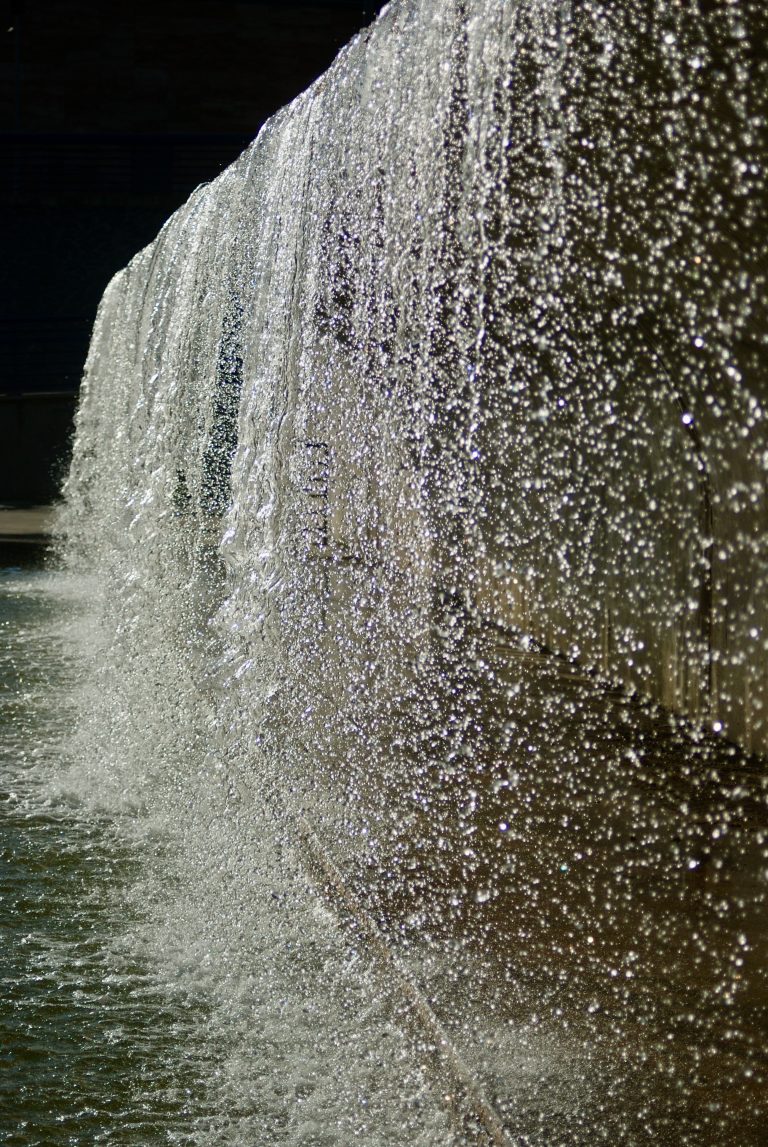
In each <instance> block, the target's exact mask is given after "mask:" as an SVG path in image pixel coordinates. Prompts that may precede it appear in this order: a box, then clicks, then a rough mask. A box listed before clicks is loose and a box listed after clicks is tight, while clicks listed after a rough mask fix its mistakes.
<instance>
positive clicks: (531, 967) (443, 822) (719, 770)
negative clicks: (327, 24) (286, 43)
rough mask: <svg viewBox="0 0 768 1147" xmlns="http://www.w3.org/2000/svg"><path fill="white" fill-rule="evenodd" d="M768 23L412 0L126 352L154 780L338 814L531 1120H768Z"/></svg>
mask: <svg viewBox="0 0 768 1147" xmlns="http://www.w3.org/2000/svg"><path fill="white" fill-rule="evenodd" d="M763 24H764V15H763V13H762V10H761V8H760V6H759V5H758V4H753V3H749V2H744V3H737V4H730V5H721V6H714V5H711V4H704V3H703V2H702V3H700V4H690V5H685V6H683V5H670V4H667V3H660V2H656V3H650V4H647V3H629V4H625V5H622V6H621V9H620V10H617V11H615V12H614V11H612V10H608V9H606V8H604V7H602V6H600V5H598V4H594V3H584V4H580V5H571V4H570V3H558V4H555V3H551V2H550V3H545V2H536V0H526V2H521V3H518V4H514V5H512V4H503V3H499V2H498V0H457V2H456V3H446V4H441V5H439V6H438V5H433V4H431V3H427V2H426V0H423V2H420V0H413V2H410V3H406V2H405V0H402V2H400V3H393V4H391V5H390V6H389V8H387V9H386V11H385V12H384V13H383V14H382V15H381V17H380V18H379V20H378V21H377V22H376V23H375V24H374V25H373V26H372V27H371V28H370V29H369V30H368V31H367V32H366V33H364V34H362V35H361V36H359V37H358V38H357V39H356V40H354V41H353V42H352V43H351V44H350V45H349V46H348V47H347V48H346V49H345V50H344V51H343V52H342V53H341V55H340V57H339V58H338V60H337V61H336V63H335V64H334V66H333V67H332V68H331V70H330V71H329V72H328V73H327V74H326V75H325V76H324V77H322V78H321V79H320V80H319V81H318V82H317V83H316V84H315V85H314V86H313V87H312V88H310V89H309V90H308V91H307V92H306V93H304V95H302V96H301V97H299V99H298V100H296V101H295V102H294V103H293V104H292V105H291V106H290V107H288V108H286V109H284V110H283V111H282V112H281V113H279V114H278V115H277V116H276V117H275V118H274V119H273V120H272V121H270V123H269V124H267V125H266V127H265V128H264V129H263V130H262V132H261V134H260V135H259V137H258V138H257V139H256V141H255V142H254V143H253V145H252V146H251V147H250V148H249V149H248V150H247V151H246V152H245V153H244V154H243V156H241V158H240V159H239V160H238V161H237V162H236V163H235V164H234V165H233V166H232V167H231V168H229V169H228V170H227V171H226V172H224V173H223V174H222V175H221V176H220V177H219V179H217V180H216V181H215V182H214V183H212V184H210V185H208V186H204V187H202V188H199V189H198V190H197V192H196V193H195V194H194V195H193V196H192V197H191V199H190V200H189V202H188V203H187V204H185V205H184V207H182V208H181V209H180V210H179V211H178V212H177V213H176V215H174V216H173V217H172V219H170V220H169V221H168V223H167V224H166V226H165V227H164V229H163V230H162V231H161V233H160V235H159V236H158V238H157V240H156V241H155V243H154V244H153V245H152V246H150V247H149V248H147V249H146V250H144V251H142V252H140V253H139V254H138V255H137V256H136V257H135V259H134V260H133V261H132V262H131V263H130V264H129V265H128V267H127V268H126V269H125V270H124V271H122V272H121V273H120V274H119V275H117V276H116V278H115V279H114V280H113V281H112V283H111V284H110V285H109V287H108V289H107V291H106V294H105V296H104V299H103V301H102V304H101V308H100V311H99V315H98V318H97V322H96V326H95V329H94V335H93V341H92V344H91V351H90V355H89V359H88V363H87V365H86V372H85V379H84V384H83V394H82V399H81V404H80V411H79V415H78V424H77V437H76V442H75V449H74V458H73V463H72V469H71V473H70V477H69V479H68V482H67V484H66V487H65V499H66V500H65V506H64V508H63V510H62V513H61V519H60V522H61V532H62V536H63V538H64V543H63V545H64V553H65V555H66V559H67V561H68V562H69V563H70V565H71V566H74V567H75V568H83V569H88V570H91V571H96V572H97V574H98V580H99V584H100V589H99V594H98V598H99V609H100V611H101V615H102V619H103V620H102V624H103V627H104V632H105V633H106V634H107V647H106V650H105V652H104V654H103V656H102V657H101V658H100V660H99V666H98V669H97V672H98V674H99V675H100V676H99V681H100V693H99V702H98V706H97V712H96V713H95V714H92V716H91V721H92V728H93V730H94V732H93V735H94V736H98V737H100V738H101V739H102V741H103V744H104V746H105V753H106V757H105V756H104V754H101V758H100V759H105V760H106V761H107V764H108V768H109V775H110V776H111V778H112V780H113V783H116V784H117V785H118V787H120V788H121V791H123V792H125V793H127V794H129V796H130V799H131V800H138V801H139V804H142V805H146V806H148V807H152V806H154V805H156V804H158V803H160V804H161V805H164V807H166V808H174V807H176V808H178V809H179V810H183V809H184V808H194V809H197V810H200V809H201V808H202V809H207V808H208V807H209V806H210V808H211V810H212V811H211V813H210V818H209V819H210V820H211V822H214V821H215V820H216V818H217V817H221V818H226V817H227V816H228V815H230V813H232V815H234V813H233V811H232V810H236V812H237V816H238V817H246V820H247V817H248V816H257V815H258V816H260V817H263V816H265V815H266V816H267V819H269V818H270V817H271V818H273V820H274V825H275V828H274V833H275V834H276V838H277V839H280V840H283V841H288V842H289V843H290V844H291V846H294V845H295V846H296V847H297V848H299V850H300V851H301V841H302V840H304V841H307V840H309V839H311V840H312V841H313V842H314V845H313V847H316V848H317V849H319V850H321V852H322V853H323V855H325V856H327V857H330V858H331V860H332V863H333V865H334V866H335V870H337V871H338V872H339V873H340V874H341V876H342V878H343V881H344V883H345V887H346V888H347V889H348V890H349V894H350V895H352V896H353V897H354V898H355V899H356V902H357V903H358V904H360V905H362V906H364V910H365V912H366V913H367V914H368V916H369V917H370V919H371V920H372V921H373V922H374V923H375V925H376V927H377V928H378V929H379V930H380V933H381V935H382V937H384V938H385V940H386V943H387V945H388V946H389V949H390V950H391V951H394V952H397V960H398V961H399V962H400V965H399V966H400V967H401V970H403V971H404V973H407V974H408V975H409V976H412V977H414V979H415V981H416V982H417V983H418V984H419V985H420V990H421V989H423V991H424V993H425V995H427V996H429V998H430V1000H432V1002H433V1004H434V1007H435V1009H436V1012H437V1013H438V1014H439V1017H440V1022H441V1023H443V1024H444V1026H445V1030H448V1029H450V1030H451V1033H452V1036H451V1038H454V1037H455V1040H456V1044H457V1046H459V1045H460V1046H461V1047H462V1048H463V1052H462V1055H463V1057H464V1061H465V1062H467V1063H470V1064H472V1065H474V1066H473V1067H472V1069H471V1070H473V1071H474V1072H475V1073H476V1076H477V1079H478V1080H480V1081H481V1083H482V1086H483V1088H485V1090H486V1092H487V1093H488V1094H489V1095H490V1096H491V1102H492V1103H493V1104H494V1110H495V1111H496V1112H497V1114H498V1116H499V1118H500V1119H502V1120H503V1121H506V1122H505V1126H506V1127H507V1130H508V1133H509V1134H510V1135H512V1136H518V1137H519V1136H520V1135H523V1136H524V1137H527V1138H526V1142H532V1143H539V1142H541V1143H545V1142H555V1141H557V1142H568V1143H572V1142H573V1143H578V1142H582V1141H584V1137H585V1136H587V1135H588V1134H589V1136H591V1141H592V1140H597V1141H600V1136H601V1135H602V1136H603V1140H604V1141H606V1142H617V1141H621V1142H624V1143H644V1142H649V1143H650V1142H659V1141H660V1140H661V1138H663V1137H664V1136H669V1135H672V1136H673V1137H674V1138H675V1141H676V1142H680V1143H696V1144H702V1143H713V1144H714V1143H718V1142H722V1141H723V1137H726V1138H727V1137H730V1138H731V1139H732V1140H733V1141H736V1140H737V1139H738V1141H739V1142H743V1143H744V1144H747V1143H755V1144H756V1143H757V1142H758V1139H759V1131H758V1128H759V1126H760V1119H761V1115H760V1111H761V1110H763V1108H762V1107H761V1103H762V1101H760V1100H759V1098H758V1095H759V1093H758V1090H757V1084H756V1082H755V1081H756V1080H757V1078H758V1076H759V1074H760V1071H761V1070H762V1068H761V1066H760V1062H761V1052H760V1047H761V1043H762V1042H763V1040H764V1022H765V1021H764V1011H763V1010H762V1009H763V1008H764V984H763V981H762V978H761V972H760V967H761V952H764V948H765V928H764V924H763V923H762V922H761V919H762V915H763V912H762V909H763V908H764V891H765V879H766V869H765V860H766V856H765V770H764V766H763V765H762V764H761V763H760V760H759V758H758V757H757V756H750V753H763V754H764V753H765V751H766V748H768V724H767V723H766V705H767V704H768V691H767V686H766V683H767V682H768V673H766V669H768V664H767V663H766V658H767V654H768V628H767V623H768V617H767V616H766V608H767V606H766V602H768V594H766V588H767V587H766V538H768V532H767V531H766V514H765V474H766V469H768V442H767V441H766V433H765V409H764V403H765V395H764V393H763V391H764V389H765V388H764V383H763V380H762V373H763V372H762V358H763V354H764V345H765V337H766V335H765V332H766V324H765V318H766V316H765V271H766V259H765V243H764V239H765V234H766V230H765V228H766V219H765V204H766V197H765V174H764V163H765V127H766V118H765V111H766V109H765V99H766V96H765V93H766V91H768V87H767V86H766V83H765V80H766V78H767V77H766V75H765V61H764V59H763V58H762V56H761V54H760V52H759V51H757V48H756V45H757V44H758V43H759V42H760V37H761V35H762V32H763V31H764V28H763ZM212 794H216V795H215V797H214V795H212ZM217 802H218V803H217ZM265 809H266V810H269V812H268V814H267V813H265V812H264V810H265ZM193 822H194V823H195V824H198V825H199V823H200V821H199V817H198V816H197V814H196V817H195V818H193ZM213 839H214V838H213V837H211V840H210V841H208V842H206V841H205V840H200V841H198V848H199V850H200V855H201V857H202V858H203V865H204V867H206V866H209V867H210V866H212V865H213V866H215V865H216V864H218V863H219V860H218V859H217V857H218V854H217V853H216V852H215V849H214V847H213V843H212V841H213ZM246 870H247V865H246ZM241 875H242V874H241ZM725 1033H730V1034H725ZM510 1041H512V1042H511V1044H510ZM558 1043H560V1044H561V1051H560V1053H559V1057H558V1056H556V1055H555V1054H554V1051H553V1050H552V1049H553V1047H554V1046H556V1045H557V1044H558ZM534 1045H535V1047H536V1048H537V1049H538V1050H536V1052H535V1054H534V1052H532V1051H531V1050H530V1049H531V1048H532V1047H533V1046H534ZM542 1047H546V1048H547V1049H549V1050H547V1051H546V1054H545V1053H543V1052H542V1051H541V1048H542ZM502 1048H503V1049H506V1050H505V1053H504V1054H503V1055H502V1054H501V1052H500V1050H499V1049H502ZM563 1057H564V1058H565V1059H566V1060H568V1062H569V1067H568V1069H567V1070H564V1069H563V1066H562V1061H563ZM531 1063H532V1064H534V1065H535V1069H532V1070H531V1071H528V1070H527V1068H526V1064H531ZM542 1063H548V1064H549V1065H550V1068H551V1070H550V1069H544V1068H542ZM566 1077H568V1079H569V1081H568V1082H567V1083H566ZM678 1081H680V1082H678ZM713 1094H714V1095H715V1098H714V1099H713V1098H712V1095H713ZM763 1114H764V1110H763ZM617 1136H618V1139H617Z"/></svg>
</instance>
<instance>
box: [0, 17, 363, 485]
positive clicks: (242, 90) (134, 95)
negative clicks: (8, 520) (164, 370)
mask: <svg viewBox="0 0 768 1147" xmlns="http://www.w3.org/2000/svg"><path fill="white" fill-rule="evenodd" d="M383 6H384V2H383V0H313V2H308V0H279V2H273V3H268V2H266V3H265V2H259V0H251V2H248V0H240V2H239V3H232V2H230V0H154V2H152V0H131V3H130V4H112V3H109V0H100V2H96V0H79V2H78V0H0V172H2V180H0V237H1V238H0V243H1V244H2V247H1V248H0V249H1V251H2V276H1V277H0V502H3V503H6V504H13V503H16V504H23V503H30V502H42V501H47V500H48V499H50V498H51V497H53V496H54V495H55V492H56V489H57V484H58V476H59V474H60V473H61V470H62V467H63V465H64V464H65V459H66V446H67V441H68V438H69V434H70V427H71V419H72V412H73V409H74V401H75V395H76V391H77V387H78V383H79V379H80V374H81V371H82V367H83V362H84V360H85V355H86V352H87V347H88V338H89V335H90V329H91V325H92V323H93V319H94V315H95V311H96V307H97V305H98V302H99V298H100V297H101V294H102V292H103V290H104V288H105V286H106V284H107V282H108V281H109V279H110V278H111V277H112V275H113V274H114V273H115V272H116V271H117V270H118V269H119V268H120V267H122V266H123V265H124V264H125V263H126V262H127V261H128V260H129V259H130V258H131V256H132V255H133V254H134V253H135V252H136V251H137V250H139V249H140V248H141V247H143V246H145V245H146V244H147V243H148V242H150V241H151V240H152V239H153V238H154V236H155V235H156V233H157V231H158V230H159V228H160V226H161V225H162V223H163V222H164V220H165V219H166V218H167V217H168V216H169V215H170V214H171V213H172V212H173V211H174V210H175V209H176V208H177V207H178V206H179V205H180V204H181V203H182V202H183V201H184V200H185V199H186V198H187V196H188V195H189V193H190V192H191V191H192V190H193V189H194V188H195V187H196V186H197V184H199V183H201V182H204V181H207V180H210V179H213V178H215V177H216V175H218V174H219V172H220V171H221V170H222V169H223V168H224V167H226V166H227V165H228V164H229V163H231V162H232V161H233V160H234V159H235V158H236V157H237V155H239V154H240V152H241V151H242V150H243V148H244V147H246V145H247V144H248V143H249V142H250V141H251V140H252V139H253V137H254V136H255V135H256V133H257V132H258V130H259V128H260V126H261V125H262V124H263V123H264V121H265V120H266V119H268V118H269V116H270V115H272V114H273V113H274V112H275V111H276V110H277V109H278V108H279V107H281V106H282V105H283V104H285V103H288V102H289V101H290V100H291V99H292V98H293V97H294V96H295V95H297V94H298V93H299V92H300V91H302V90H303V89H304V88H305V87H306V86H307V85H308V84H309V83H311V82H312V80H313V79H315V78H316V77H317V76H318V75H319V74H320V73H321V72H323V71H325V69H326V68H327V67H328V66H329V64H330V63H331V62H332V60H333V59H334V57H335V56H336V54H337V52H338V51H339V49H340V48H341V47H342V46H343V45H344V44H345V43H346V42H347V41H348V40H349V39H351V38H352V36H353V35H354V34H355V33H356V32H357V31H358V30H359V29H360V28H362V27H364V26H365V25H366V24H368V23H370V22H371V20H373V19H374V18H375V16H376V14H377V12H378V11H379V10H380V9H381V8H382V7H383Z"/></svg>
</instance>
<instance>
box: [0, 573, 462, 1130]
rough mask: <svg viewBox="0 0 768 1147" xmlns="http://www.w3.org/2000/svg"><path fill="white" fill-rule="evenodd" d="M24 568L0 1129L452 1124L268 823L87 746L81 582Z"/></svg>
mask: <svg viewBox="0 0 768 1147" xmlns="http://www.w3.org/2000/svg"><path fill="white" fill-rule="evenodd" d="M34 564H35V563H34V560H32V557H31V555H30V560H29V561H28V562H27V565H26V567H25V568H24V567H21V566H18V565H17V566H11V567H8V566H6V567H5V568H4V569H3V570H2V572H1V573H0V627H2V632H3V641H2V646H1V652H0V680H2V709H1V714H2V757H1V758H0V850H1V851H0V855H1V856H2V867H1V868H0V914H1V918H2V930H3V936H4V940H3V945H2V949H1V950H0V977H1V979H2V996H1V1000H0V1033H1V1034H0V1060H1V1061H2V1071H1V1072H0V1143H3V1144H8V1145H11V1144H13V1145H19V1147H32V1145H35V1144H40V1145H41V1147H42V1145H43V1144H45V1145H46V1147H52V1145H55V1144H81V1143H82V1144H85V1143H88V1144H92V1143H115V1144H126V1145H128V1144H136V1145H139V1144H141V1145H142V1147H148V1145H150V1144H156V1143H157V1144H160V1143H173V1144H208V1143H211V1144H212V1143H217V1144H219V1143H232V1144H246V1143H247V1144H253V1143H294V1144H298V1143H301V1144H307V1145H309V1144H339V1143H352V1142H361V1141H362V1142H366V1143H401V1142H403V1141H407V1142H409V1143H416V1144H418V1143H423V1144H434V1143H450V1142H452V1141H453V1133H452V1132H451V1130H450V1127H449V1124H448V1120H447V1115H446V1112H445V1110H444V1108H445V1104H444V1102H442V1100H441V1099H440V1097H439V1096H438V1095H436V1094H435V1092H434V1089H433V1088H432V1084H431V1083H430V1081H429V1079H428V1077H427V1072H426V1071H425V1070H424V1068H423V1067H422V1065H420V1063H419V1057H418V1051H417V1050H414V1047H413V1043H412V1041H411V1042H410V1043H409V1039H408V1037H407V1035H406V1034H404V1031H403V1029H402V1025H399V1024H398V1022H397V1008H398V1002H397V1000H395V999H393V998H391V997H390V996H389V994H388V990H387V987H386V985H382V984H379V985H378V986H377V985H376V984H375V983H374V981H373V980H371V978H370V977H369V976H368V974H367V972H366V970H365V968H364V966H363V965H364V961H363V960H361V959H360V954H359V953H358V952H356V951H355V949H354V946H350V944H349V942H348V939H347V938H346V937H345V936H344V935H343V934H342V933H341V932H340V931H339V928H338V927H337V924H336V921H335V918H334V917H333V916H332V915H331V913H330V912H329V911H328V910H327V908H326V907H324V905H323V904H322V903H321V901H320V900H319V899H318V896H317V894H316V892H315V891H314V889H313V888H312V887H311V886H310V885H309V884H308V883H307V880H306V878H305V877H304V876H303V875H302V873H301V871H300V869H299V868H298V866H297V865H296V862H295V860H294V859H293V858H292V856H291V855H290V852H289V851H287V850H286V849H285V848H282V847H281V845H280V844H279V842H277V841H276V840H275V839H274V833H272V834H271V835H270V828H269V825H268V824H266V822H264V823H261V824H259V823H258V822H257V820H255V819H254V817H253V813H251V814H249V820H248V824H247V825H244V824H243V823H242V822H241V821H238V814H234V813H233V814H232V816H228V815H225V816H221V817H216V816H214V812H215V810H213V811H212V808H211V806H210V804H207V803H206V802H205V801H203V800H201V799H198V800H197V801H195V802H193V801H190V800H189V799H188V792H187V797H186V798H185V797H183V796H182V797H180V800H181V802H182V803H181V804H180V806H179V807H178V808H176V809H175V810H174V811H173V812H169V808H168V806H167V804H164V802H163V799H162V798H161V797H160V796H159V795H158V798H157V801H156V802H153V801H149V800H147V799H146V793H145V795H144V797H143V798H142V799H141V800H139V799H135V794H132V793H130V792H127V791H126V790H125V785H124V784H123V785H122V787H121V786H120V785H116V784H114V783H110V776H109V768H108V767H106V763H105V762H102V765H103V766H105V767H100V766H99V762H94V761H93V760H88V759H87V747H88V745H87V741H85V740H84V739H83V737H82V736H81V735H80V734H79V733H78V728H79V727H80V725H81V721H80V719H79V717H78V714H82V712H83V711H84V710H87V708H88V705H89V702H90V701H91V700H92V698H91V694H90V693H89V690H90V689H91V688H92V686H91V685H89V683H88V673H87V669H88V665H89V660H90V657H91V654H92V650H93V645H94V642H96V641H97V637H96V635H95V631H94V630H93V629H92V627H91V623H90V621H89V618H88V611H87V600H88V592H87V586H85V585H83V584H82V583H78V582H77V581H76V580H73V579H71V578H68V577H65V576H64V575H62V574H56V573H50V572H47V571H46V570H44V569H42V568H34ZM188 763H189V765H190V770H191V773H192V774H194V761H190V762H188ZM113 780H114V778H113ZM182 787H183V786H182ZM179 792H181V789H179ZM185 799H186V800H187V803H186V805H184V803H183V801H184V800H185ZM203 810H204V811H203ZM180 814H181V815H180ZM201 818H202V819H201ZM206 818H207V819H206ZM203 821H205V823H203ZM206 825H207V828H206ZM203 838H204V839H205V842H206V846H205V847H204V848H203V847H201V840H203ZM212 856H214V857H216V858H218V859H217V860H215V861H214V862H213V863H212V862H211V857H212ZM403 1137H405V1138H403Z"/></svg>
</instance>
